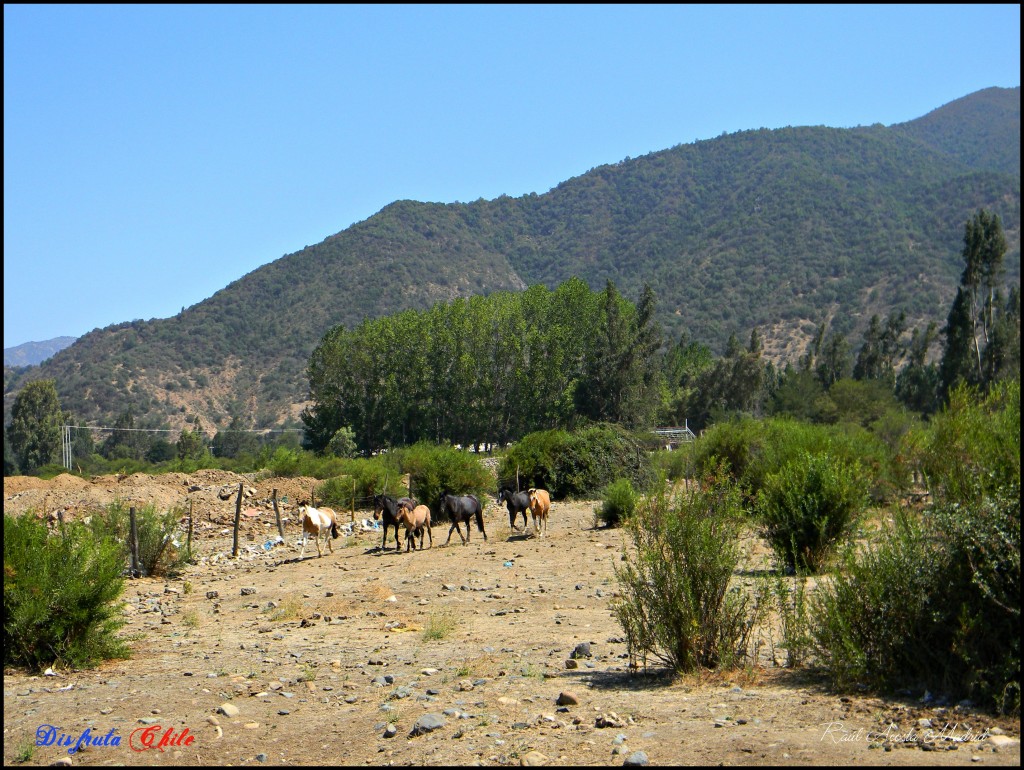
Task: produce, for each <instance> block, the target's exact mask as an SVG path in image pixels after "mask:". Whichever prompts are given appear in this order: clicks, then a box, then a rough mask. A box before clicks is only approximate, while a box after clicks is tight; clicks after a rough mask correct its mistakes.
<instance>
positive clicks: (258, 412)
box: [4, 87, 1020, 429]
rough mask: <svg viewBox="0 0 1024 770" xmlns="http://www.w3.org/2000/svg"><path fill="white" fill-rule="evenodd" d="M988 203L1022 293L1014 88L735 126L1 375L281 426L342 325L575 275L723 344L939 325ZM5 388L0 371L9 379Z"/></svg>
mask: <svg viewBox="0 0 1024 770" xmlns="http://www.w3.org/2000/svg"><path fill="white" fill-rule="evenodd" d="M982 207H983V208H986V209H989V210H991V211H994V212H995V213H997V214H998V215H999V216H1000V217H1001V219H1002V222H1003V227H1004V230H1005V232H1006V236H1007V241H1008V244H1009V252H1008V254H1007V257H1006V268H1007V280H1008V282H1010V283H1014V284H1018V285H1019V283H1020V88H1019V87H1017V88H1012V89H1003V88H992V89H985V90H984V91H979V92H977V93H975V94H971V95H968V96H966V97H964V98H962V99H958V100H956V101H954V102H951V103H949V104H947V105H944V106H942V107H939V108H938V109H936V110H933V111H932V112H930V113H928V114H927V115H925V116H923V117H922V118H920V119H918V120H914V121H909V122H907V123H902V124H896V125H893V126H889V127H886V126H882V125H881V124H876V125H873V126H863V127H856V128H850V129H837V128H829V127H825V126H806V127H788V128H783V129H776V130H768V129H757V130H750V131H739V132H736V133H734V134H729V135H724V136H720V137H718V138H715V139H710V140H706V141H698V142H694V143H692V144H686V145H682V144H681V145H677V146H675V147H672V148H669V149H666V150H661V151H657V152H652V153H650V154H648V155H645V156H643V157H639V158H633V159H629V158H627V159H625V160H623V161H622V162H619V163H614V164H609V165H603V166H599V167H596V168H593V169H591V170H590V171H588V172H587V173H585V174H581V175H580V176H578V177H574V178H572V179H569V180H566V181H565V182H562V183H561V184H559V185H558V186H557V187H555V188H553V189H552V190H550V191H548V192H547V193H545V194H543V195H537V194H529V195H525V196H522V197H519V198H511V197H508V196H502V197H499V198H497V199H495V200H490V201H487V200H483V199H481V200H477V201H475V202H472V203H452V204H438V203H420V202H416V201H409V200H403V201H396V202H394V203H392V204H390V205H388V206H386V207H385V208H383V209H382V210H381V211H380V212H378V213H377V214H375V215H374V216H372V217H370V218H369V219H367V220H364V221H362V222H359V223H356V224H354V225H352V226H351V227H349V228H347V229H346V230H343V231H341V232H339V233H336V234H334V235H332V236H330V237H328V238H326V239H325V240H324V241H322V242H321V243H319V244H316V245H313V246H308V247H306V248H304V249H302V250H300V251H297V252H295V253H293V254H288V255H285V256H283V257H281V258H280V259H278V260H275V261H274V262H271V263H269V264H267V265H264V266H263V267H260V268H259V269H257V270H254V271H252V272H251V273H248V274H247V275H245V276H243V277H241V278H239V279H238V280H237V281H235V282H233V283H231V284H230V285H228V286H226V287H225V288H224V289H221V290H220V291H218V292H217V293H215V294H214V295H213V296H212V297H210V298H209V299H207V300H204V301H203V302H200V303H198V304H196V305H194V306H192V307H190V308H188V309H186V310H183V311H182V312H181V313H179V314H178V315H177V316H174V317H172V318H167V319H158V320H150V321H132V322H130V323H123V324H117V325H114V326H110V327H107V328H105V329H99V330H95V331H93V332H91V333H89V334H86V335H85V336H83V337H81V338H80V339H78V340H77V341H76V342H75V343H74V344H73V345H71V346H70V347H68V348H66V349H65V350H62V351H60V352H59V353H57V354H56V355H54V356H53V357H52V358H51V359H50V360H49V361H47V362H46V363H45V364H44V365H42V366H40V367H38V368H33V369H32V370H30V371H28V372H25V373H23V374H21V375H20V376H18V377H14V378H12V379H11V380H10V382H9V383H7V387H6V388H5V400H4V405H5V412H7V411H8V410H9V407H10V403H11V401H12V397H13V395H14V394H15V393H16V392H17V390H18V389H19V388H20V386H21V385H22V384H23V383H24V382H25V381H27V380H29V379H33V378H37V377H48V378H54V379H56V381H57V389H58V393H59V394H60V398H61V403H62V405H63V406H64V408H65V409H69V410H71V411H72V412H73V413H74V414H75V415H76V417H77V418H78V419H81V420H86V421H88V422H90V423H92V424H99V425H112V424H113V420H114V419H115V418H116V416H117V415H119V414H121V413H123V412H124V411H126V410H127V409H131V410H132V411H133V412H134V415H135V419H136V425H139V426H140V427H155V426H159V425H161V424H164V425H166V424H169V425H170V426H171V427H173V428H180V427H183V426H184V425H185V418H186V416H193V415H198V416H199V417H200V418H201V420H202V424H203V425H204V427H206V428H207V429H215V428H216V427H223V426H226V425H227V423H228V422H229V420H230V419H231V416H232V415H238V416H240V417H241V419H242V420H243V423H245V424H247V425H248V426H250V427H260V428H263V427H272V426H275V425H284V424H287V425H295V424H296V421H297V418H298V414H299V411H300V410H301V408H302V406H303V405H304V398H305V397H306V396H307V384H306V379H305V367H306V365H307V362H308V358H309V354H310V352H311V351H312V350H313V348H314V347H315V346H316V345H317V343H318V342H319V341H320V339H321V337H322V335H323V334H324V333H325V332H326V331H328V330H329V329H330V328H332V327H333V326H335V325H337V324H345V325H346V326H347V327H349V328H351V327H353V326H355V325H357V324H359V323H360V322H362V321H363V320H364V319H367V318H376V317H379V316H382V315H386V314H391V313H395V312H398V311H401V310H406V309H410V308H412V309H426V308H428V307H430V306H431V305H432V304H433V303H435V302H438V301H447V300H451V299H452V298H454V297H459V296H469V295H473V294H488V293H491V292H495V291H518V290H521V289H523V288H525V287H526V286H528V285H533V284H537V283H543V284H546V285H547V286H549V287H552V288H553V287H554V286H556V285H557V284H559V283H561V282H562V281H564V280H566V279H568V278H570V277H572V276H573V275H576V276H579V277H580V278H582V279H583V280H585V281H586V282H587V283H588V284H589V285H590V286H591V288H593V289H601V288H603V287H604V284H605V281H606V280H607V279H611V280H613V281H614V282H615V284H616V286H617V287H618V288H619V290H620V291H621V292H622V293H623V294H624V295H625V296H627V297H630V298H632V299H636V298H637V296H638V294H639V292H640V290H641V289H642V287H643V285H644V283H648V284H650V285H651V286H652V288H653V289H654V290H655V292H656V295H657V298H658V312H659V321H660V323H661V324H662V327H663V329H664V330H665V331H666V333H667V334H669V335H672V336H675V335H678V333H680V332H681V331H687V332H688V333H689V334H690V336H691V338H694V339H697V340H699V341H701V342H705V343H707V344H709V345H711V346H712V347H713V348H714V349H716V350H717V351H721V350H722V349H723V348H724V345H725V342H726V340H727V338H728V337H729V335H730V334H731V333H736V334H737V335H738V336H739V337H740V338H741V339H745V338H746V337H747V336H749V334H750V331H751V329H753V328H755V327H756V328H757V329H758V331H759V333H760V335H761V337H762V339H763V340H764V343H765V352H766V355H768V356H769V357H771V358H773V359H774V360H777V361H781V360H793V361H795V360H796V358H797V357H798V356H799V355H800V354H801V353H802V352H803V350H804V348H805V346H806V344H807V343H808V341H809V340H810V338H811V336H812V335H813V333H814V331H815V329H816V327H817V326H818V324H820V323H822V322H828V323H829V324H830V328H832V329H835V330H837V331H840V332H842V333H844V334H846V336H847V339H848V340H849V341H850V342H851V343H852V344H853V345H854V349H856V348H857V347H859V342H860V338H861V335H862V333H863V331H864V330H865V329H866V328H867V325H868V322H869V320H870V318H871V315H872V314H875V313H877V314H879V315H883V316H884V315H886V314H887V313H888V312H889V311H891V310H903V311H904V312H906V314H907V317H908V321H909V323H910V326H911V328H913V327H914V326H917V325H923V324H925V323H927V322H928V321H937V322H938V323H939V324H940V326H941V324H942V323H943V322H944V321H945V316H946V314H947V312H948V309H949V305H950V302H951V301H952V298H953V295H954V294H955V291H956V286H957V284H958V281H959V276H960V272H961V270H962V264H961V257H960V253H961V250H962V247H963V228H964V223H965V222H966V221H967V219H968V218H969V217H970V216H971V215H972V214H973V213H974V212H975V211H977V209H978V208H982ZM6 379H7V378H5V380H6Z"/></svg>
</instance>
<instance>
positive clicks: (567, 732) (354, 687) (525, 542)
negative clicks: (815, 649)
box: [4, 471, 1020, 766]
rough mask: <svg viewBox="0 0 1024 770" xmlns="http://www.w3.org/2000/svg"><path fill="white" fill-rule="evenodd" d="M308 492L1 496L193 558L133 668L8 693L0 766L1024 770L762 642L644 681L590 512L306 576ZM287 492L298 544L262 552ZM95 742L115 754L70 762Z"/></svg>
mask: <svg viewBox="0 0 1024 770" xmlns="http://www.w3.org/2000/svg"><path fill="white" fill-rule="evenodd" d="M315 483H316V482H315V480H313V479H260V478H259V477H257V476H246V477H242V476H238V475H236V474H232V473H227V472H222V471H200V472H197V473H195V474H191V475H189V476H185V475H182V474H172V475H169V476H166V477H149V476H144V475H142V474H136V475H133V476H128V477H114V476H111V477H103V478H100V479H96V480H93V481H84V480H81V479H78V478H75V477H72V476H60V477H58V478H56V479H54V480H53V481H50V482H42V481H40V480H38V479H29V478H22V477H18V478H8V479H4V508H5V511H6V512H8V513H15V514H25V513H28V512H31V513H32V514H33V515H49V516H53V517H56V515H57V512H58V511H60V512H61V514H62V515H63V516H65V517H70V518H74V517H77V516H83V515H88V512H89V510H90V509H91V508H94V507H95V506H97V505H103V504H106V503H108V502H111V501H113V500H114V499H119V500H122V501H124V502H126V503H127V504H132V505H145V504H147V503H148V502H154V503H156V504H157V505H158V506H159V507H161V508H170V507H175V506H177V507H179V508H180V509H181V510H182V512H183V513H184V512H187V511H188V510H189V509H190V508H191V510H192V512H193V517H194V522H195V528H194V547H195V550H196V551H197V552H198V554H199V563H198V564H196V565H194V566H191V567H189V568H188V569H187V570H186V571H185V572H184V574H182V575H181V576H179V577H178V578H175V579H173V580H165V579H162V578H139V579H134V580H128V581H127V589H126V591H125V594H124V598H125V599H126V600H127V605H126V609H125V612H126V617H127V619H128V625H127V626H126V628H125V633H127V634H130V635H131V638H132V640H133V642H132V648H133V655H132V657H131V658H130V659H129V660H124V661H112V662H109V663H106V664H103V665H101V666H100V667H99V668H97V669H92V670H86V671H56V672H52V674H53V675H52V676H50V675H40V676H29V675H27V674H26V673H25V672H22V671H16V670H7V671H5V672H4V764H5V765H11V764H18V763H25V764H30V765H39V764H52V763H54V762H56V761H61V762H63V763H67V762H70V763H72V764H74V765H107V764H115V765H116V764H132V765H149V764H173V765H214V764H215V765H242V764H256V765H259V764H261V763H266V764H296V765H300V764H303V765H312V764H330V765H377V764H396V765H424V764H425V765H470V764H479V765H499V764H505V765H508V764H514V765H518V764H551V765H607V764H613V765H622V764H625V763H643V762H647V763H649V764H652V765H667V764H702V765H703V764H728V765H734V764H744V765H755V764H779V765H782V764H785V765H789V764H802V765H847V764H884V765H921V764H924V765H971V764H973V765H981V766H985V765H1019V764H1020V741H1019V737H1020V723H1019V719H1008V718H1003V717H996V716H993V715H989V714H985V713H983V712H979V711H977V710H976V709H974V708H972V707H970V706H967V705H962V706H960V705H955V704H943V703H941V702H935V701H928V702H922V698H921V695H922V694H921V693H915V694H913V695H908V696H907V697H905V698H900V699H885V698H879V697H874V696H869V695H864V694H840V693H834V692H831V691H830V690H829V689H828V688H827V687H826V686H825V685H824V684H823V683H822V681H821V680H820V679H818V678H816V677H815V676H814V675H813V673H812V672H808V671H805V670H796V671H793V670H788V669H784V668H780V667H778V666H775V665H773V664H772V657H773V649H772V643H773V642H774V643H775V644H777V642H778V640H777V639H772V638H770V635H769V636H764V637H763V638H762V642H763V644H762V658H761V661H760V664H759V665H758V666H752V667H749V668H748V669H746V670H743V671H737V672H734V673H730V674H728V675H724V676H723V675H707V676H704V677H696V676H689V677H670V676H667V675H665V674H664V673H663V672H661V671H658V670H656V669H651V670H649V672H648V673H647V674H646V675H645V674H643V673H635V672H632V671H631V670H630V669H629V666H628V664H629V660H628V657H627V655H626V646H625V644H624V642H623V638H622V630H621V628H620V627H619V625H618V623H617V622H616V620H615V618H614V616H613V615H612V613H611V611H610V604H611V601H612V599H613V598H614V596H615V594H616V591H617V583H616V579H615V574H614V566H615V564H616V562H617V561H618V560H619V559H620V557H621V553H622V548H623V533H622V532H621V531H620V530H606V529H594V527H593V509H594V505H595V504H594V503H592V502H590V503H588V502H572V503H569V502H559V501H555V502H554V503H553V505H552V514H551V521H550V529H549V532H548V534H547V535H546V536H545V537H543V538H538V537H534V536H533V535H532V533H531V534H530V535H529V536H527V535H524V534H523V533H521V532H513V531H512V530H510V528H509V524H508V517H507V514H506V513H505V512H504V510H499V509H498V508H497V505H496V503H495V502H494V500H493V498H492V499H491V501H490V504H489V505H488V506H487V509H486V512H485V518H486V526H487V533H488V540H487V541H486V542H485V541H484V540H483V538H482V537H481V536H480V533H479V532H477V531H476V530H475V529H474V531H473V533H472V539H471V542H470V543H469V545H466V546H463V545H461V544H459V538H458V536H457V535H452V540H451V543H450V544H448V545H445V540H446V539H447V537H448V529H449V528H448V525H447V524H437V525H435V526H434V529H433V547H432V548H428V549H426V550H424V551H417V552H415V553H405V552H401V553H398V552H395V551H394V550H388V551H381V550H380V545H381V533H380V531H379V530H374V529H372V525H369V524H368V523H367V524H364V523H363V520H364V519H367V518H368V517H369V516H370V512H369V511H367V510H357V511H354V512H349V511H346V512H344V513H343V514H342V521H343V522H344V523H346V524H348V525H349V526H347V527H346V530H347V531H346V533H345V534H343V535H342V536H341V537H340V538H339V539H337V540H335V541H333V543H332V544H333V552H332V551H327V552H325V554H324V556H323V558H318V557H317V554H316V549H315V547H314V546H313V545H312V543H310V544H309V545H308V546H307V548H306V552H305V557H304V558H302V559H300V558H299V550H298V547H297V542H298V540H299V535H300V533H299V530H298V527H297V524H296V522H295V521H294V518H293V516H292V508H293V505H294V503H295V502H296V501H297V500H298V499H300V498H302V497H306V496H308V493H309V491H310V490H311V489H312V486H313V484H315ZM239 484H242V486H243V493H244V495H245V497H244V501H245V502H244V503H243V513H244V514H245V515H244V516H242V522H243V524H242V535H241V537H240V540H241V545H242V549H241V553H240V555H239V557H238V558H231V547H232V530H231V523H232V520H233V518H234V510H235V494H236V493H237V490H238V485H239ZM275 488H276V489H277V490H278V500H279V505H280V508H281V510H282V513H283V515H284V517H285V523H284V526H285V535H286V536H285V543H284V544H283V545H272V546H270V547H269V550H267V549H265V548H264V547H263V545H264V543H267V542H268V541H272V539H273V537H274V536H275V535H276V534H277V525H276V522H275V517H274V513H273V509H272V507H271V505H270V502H269V501H270V496H271V492H272V490H273V489H275ZM393 542H394V541H393V540H392V541H391V543H390V544H389V545H392V546H393ZM747 545H748V552H749V557H748V560H747V563H745V564H744V568H743V571H742V574H739V575H737V579H738V580H747V579H751V578H749V576H750V575H751V574H754V573H756V571H757V570H758V569H761V568H763V567H764V566H766V558H767V556H766V552H765V549H764V548H763V544H760V543H759V542H758V541H757V540H756V538H753V537H750V538H749V539H748V542H747ZM774 657H775V659H776V660H781V659H782V657H784V656H782V655H780V654H779V652H778V650H777V649H776V650H775V655H774ZM46 725H51V726H52V728H53V729H52V730H50V733H49V735H47V732H46V729H45V727H44V726H46ZM41 730H42V731H41ZM86 730H89V734H90V736H98V738H99V740H97V741H96V742H97V743H98V744H102V743H103V742H104V741H106V745H91V746H88V747H86V748H84V749H82V750H79V751H76V752H74V753H69V748H73V746H70V747H69V746H66V745H60V744H63V743H67V742H68V741H71V742H72V743H74V742H77V741H78V740H79V738H80V737H81V735H82V734H83V733H84V732H85V731H86ZM37 735H39V736H41V739H43V740H44V742H45V740H46V739H47V738H51V737H52V738H53V739H54V740H53V741H52V743H51V745H43V746H36V745H35V744H36V743H37ZM114 738H118V739H119V745H116V746H115V745H112V743H113V739H114ZM161 739H163V742H164V745H163V746H160V745H159V744H160V742H161Z"/></svg>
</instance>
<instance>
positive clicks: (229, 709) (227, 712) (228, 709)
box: [217, 703, 239, 717]
mask: <svg viewBox="0 0 1024 770" xmlns="http://www.w3.org/2000/svg"><path fill="white" fill-rule="evenodd" d="M217 710H218V711H220V713H221V714H223V715H224V716H227V717H237V716H238V714H239V711H238V706H236V705H235V704H233V703H222V704H220V706H219V707H218V709H217Z"/></svg>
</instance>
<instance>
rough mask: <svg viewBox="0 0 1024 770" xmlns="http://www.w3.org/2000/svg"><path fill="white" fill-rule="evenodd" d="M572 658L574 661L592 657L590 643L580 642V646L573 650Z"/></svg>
mask: <svg viewBox="0 0 1024 770" xmlns="http://www.w3.org/2000/svg"><path fill="white" fill-rule="evenodd" d="M570 657H571V658H573V659H579V658H589V657H591V652H590V642H580V643H579V644H577V645H576V647H575V648H574V649H573V651H572V655H570Z"/></svg>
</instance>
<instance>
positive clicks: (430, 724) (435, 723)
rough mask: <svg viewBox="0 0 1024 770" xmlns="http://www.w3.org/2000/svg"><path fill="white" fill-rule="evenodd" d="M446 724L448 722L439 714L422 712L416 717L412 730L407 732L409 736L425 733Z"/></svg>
mask: <svg viewBox="0 0 1024 770" xmlns="http://www.w3.org/2000/svg"><path fill="white" fill-rule="evenodd" d="M446 724H448V723H447V722H446V721H445V718H444V717H443V716H441V715H440V714H424V715H423V716H421V717H420V718H419V719H417V720H416V724H414V725H413V726H412V730H411V731H410V732H409V737H410V738H411V737H414V736H417V735H425V734H427V733H430V732H433V731H434V730H438V729H440V728H442V727H444V726H445V725H446Z"/></svg>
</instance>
